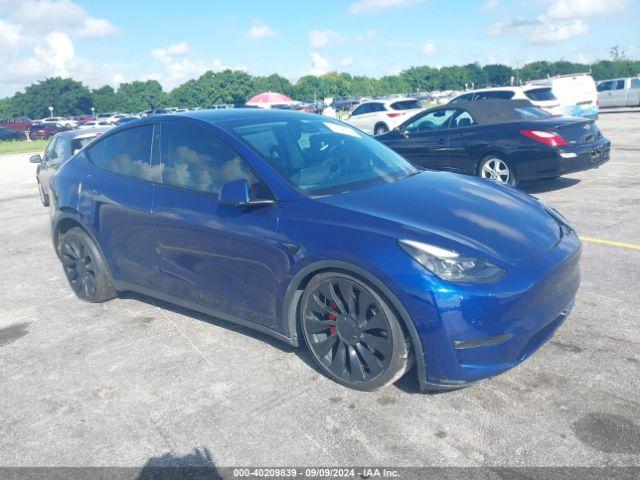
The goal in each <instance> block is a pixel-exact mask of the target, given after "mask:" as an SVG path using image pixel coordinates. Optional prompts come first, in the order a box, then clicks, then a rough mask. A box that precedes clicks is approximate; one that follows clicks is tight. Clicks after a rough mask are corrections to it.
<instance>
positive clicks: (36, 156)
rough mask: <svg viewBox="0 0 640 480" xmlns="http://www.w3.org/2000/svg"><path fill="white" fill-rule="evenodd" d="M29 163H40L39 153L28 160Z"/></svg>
mask: <svg viewBox="0 0 640 480" xmlns="http://www.w3.org/2000/svg"><path fill="white" fill-rule="evenodd" d="M29 161H30V162H31V163H42V157H41V156H40V154H39V153H36V154H35V155H32V156H31V158H30V159H29Z"/></svg>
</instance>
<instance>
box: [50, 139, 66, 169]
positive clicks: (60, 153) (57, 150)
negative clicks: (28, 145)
mask: <svg viewBox="0 0 640 480" xmlns="http://www.w3.org/2000/svg"><path fill="white" fill-rule="evenodd" d="M51 155H52V156H51V159H50V161H51V163H54V164H58V163H60V162H63V161H64V159H65V157H66V155H65V142H64V140H62V139H61V138H58V139H57V140H56V143H55V145H54V146H53V152H52V154H51Z"/></svg>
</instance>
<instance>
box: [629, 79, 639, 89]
mask: <svg viewBox="0 0 640 480" xmlns="http://www.w3.org/2000/svg"><path fill="white" fill-rule="evenodd" d="M629 88H640V78H632V79H631V86H630V87H629Z"/></svg>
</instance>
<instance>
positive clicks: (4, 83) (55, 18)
mask: <svg viewBox="0 0 640 480" xmlns="http://www.w3.org/2000/svg"><path fill="white" fill-rule="evenodd" d="M115 34H117V28H116V27H115V26H114V25H112V24H111V22H109V21H108V20H107V19H103V18H102V19H101V18H96V17H93V16H91V15H90V13H89V12H88V11H87V10H86V9H85V8H83V7H81V6H80V5H78V4H77V3H75V2H74V1H72V0H0V45H2V47H1V48H0V59H1V60H2V68H0V96H4V95H11V94H13V93H15V92H16V91H17V90H21V89H23V88H24V87H26V86H27V85H29V84H31V83H34V82H36V81H38V80H43V79H45V78H47V77H51V76H56V75H60V76H69V77H73V78H74V79H76V80H80V81H84V82H86V83H87V84H88V85H89V86H91V87H96V86H102V85H104V84H105V81H108V79H106V80H105V74H104V72H105V71H113V69H114V68H120V67H116V66H115V65H114V64H109V65H107V64H105V63H103V62H101V61H100V60H99V59H91V60H87V59H84V58H82V57H79V56H78V55H77V53H76V49H75V45H74V42H75V40H76V39H78V38H81V39H87V38H95V37H105V36H111V35H115Z"/></svg>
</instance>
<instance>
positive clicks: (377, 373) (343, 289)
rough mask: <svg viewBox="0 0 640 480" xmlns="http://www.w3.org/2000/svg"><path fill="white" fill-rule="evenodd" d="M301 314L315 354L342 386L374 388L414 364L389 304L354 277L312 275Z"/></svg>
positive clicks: (325, 369) (309, 343) (408, 346)
mask: <svg viewBox="0 0 640 480" xmlns="http://www.w3.org/2000/svg"><path fill="white" fill-rule="evenodd" d="M301 314H302V319H301V320H302V322H301V323H302V330H303V334H304V338H305V340H306V342H307V345H308V346H309V349H310V350H311V353H312V355H313V356H314V358H315V359H316V361H317V362H318V364H319V365H320V366H321V368H322V369H323V370H324V371H325V372H326V373H327V374H328V375H329V376H330V377H331V378H333V379H334V380H336V381H337V382H339V383H341V384H343V385H346V386H348V387H350V388H356V389H359V390H374V389H377V388H380V387H381V386H383V385H386V384H388V383H391V382H393V381H395V380H397V379H398V378H400V377H401V376H402V375H403V374H404V373H405V372H406V371H407V370H408V369H409V367H410V366H411V361H410V351H411V348H410V342H409V341H408V339H407V338H406V335H405V333H404V331H403V330H402V327H401V326H400V324H399V322H398V320H397V319H396V316H395V315H394V314H393V312H392V310H391V309H390V308H389V306H388V305H387V302H386V301H385V300H384V299H383V298H382V297H381V296H380V295H378V294H377V293H376V292H375V291H374V290H373V289H372V288H370V287H369V286H367V285H366V284H365V283H364V282H362V281H360V280H358V279H356V278H354V277H351V276H350V275H347V274H342V273H338V272H336V273H328V274H320V275H318V276H317V277H314V278H313V279H312V280H311V281H310V282H309V284H308V285H307V288H306V289H305V292H304V294H303V298H302V305H301Z"/></svg>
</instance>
